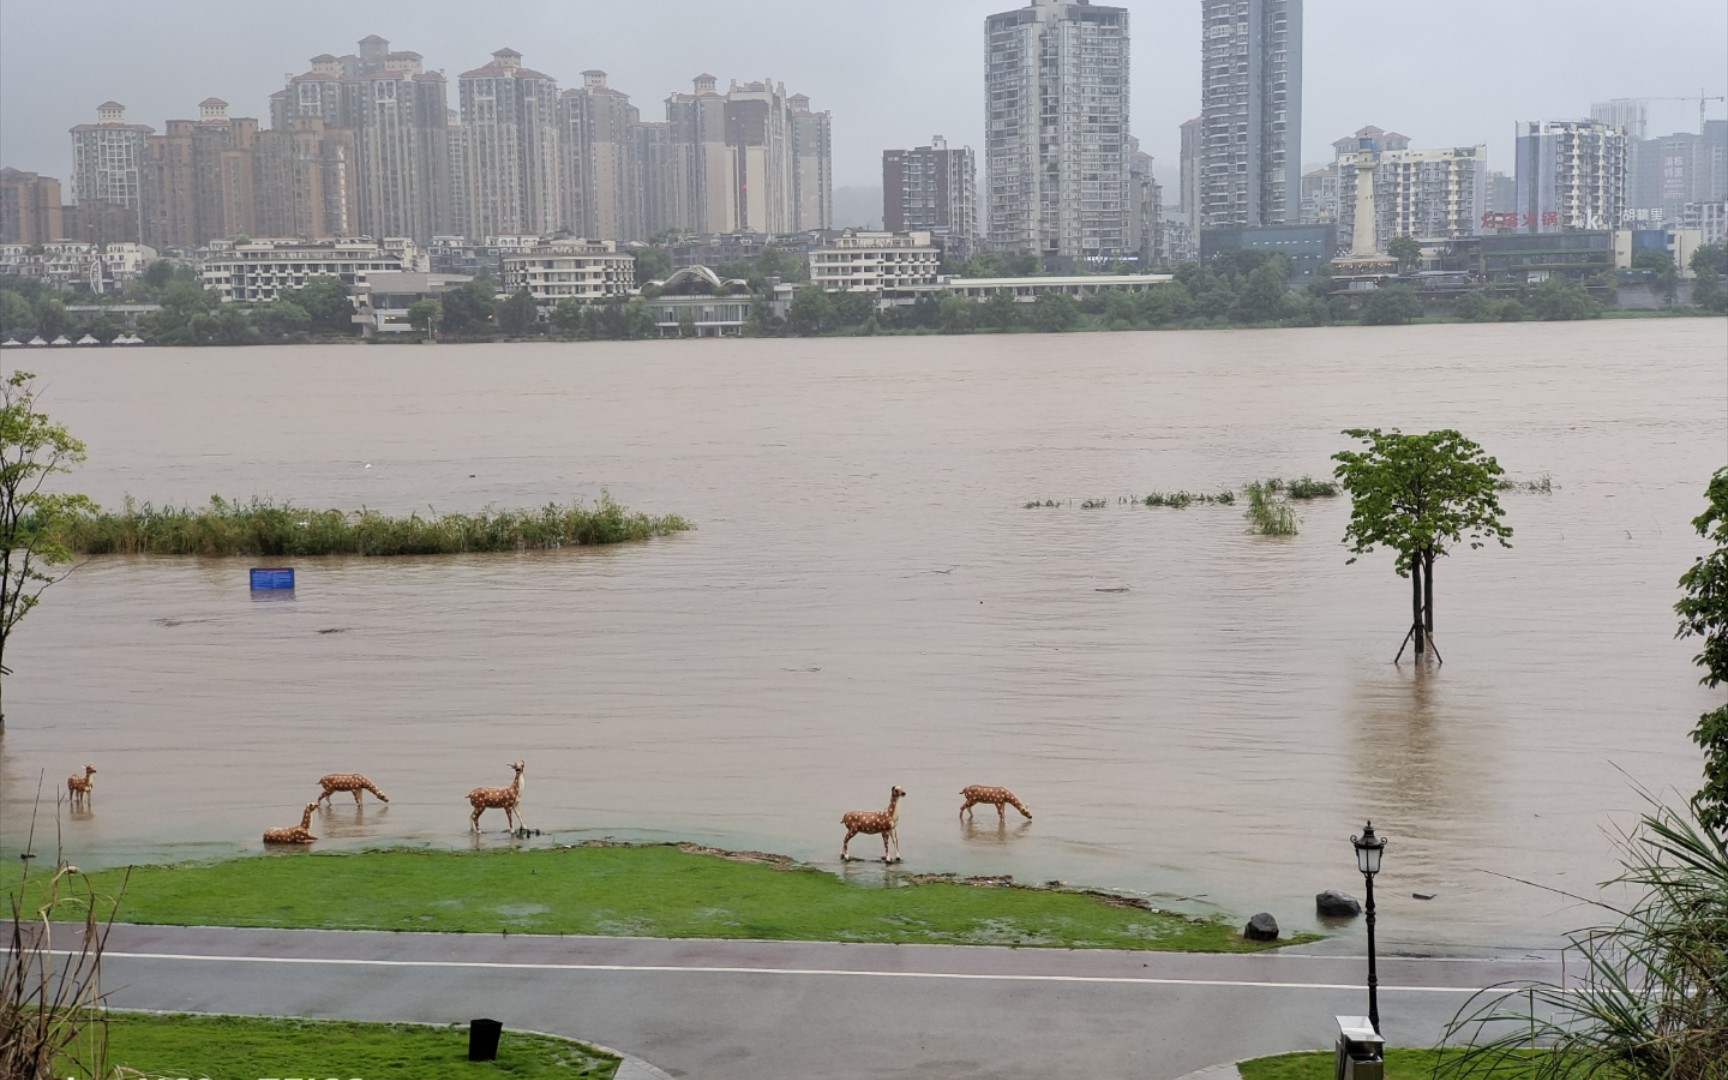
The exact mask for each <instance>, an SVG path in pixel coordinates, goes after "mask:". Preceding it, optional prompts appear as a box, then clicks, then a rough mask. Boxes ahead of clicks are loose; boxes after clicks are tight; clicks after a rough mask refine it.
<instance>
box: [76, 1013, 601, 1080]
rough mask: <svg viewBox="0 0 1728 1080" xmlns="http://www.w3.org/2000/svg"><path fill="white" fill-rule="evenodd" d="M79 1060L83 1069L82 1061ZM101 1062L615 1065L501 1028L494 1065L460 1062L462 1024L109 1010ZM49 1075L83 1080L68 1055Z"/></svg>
mask: <svg viewBox="0 0 1728 1080" xmlns="http://www.w3.org/2000/svg"><path fill="white" fill-rule="evenodd" d="M83 1060H84V1061H85V1062H86V1063H87V1062H88V1057H87V1055H86V1056H84V1058H83ZM108 1063H109V1066H110V1073H109V1075H112V1069H113V1067H114V1066H120V1065H123V1066H125V1067H127V1068H129V1069H135V1070H137V1071H138V1072H140V1073H142V1074H144V1075H145V1076H147V1077H152V1078H154V1077H182V1076H183V1077H188V1078H201V1080H261V1078H262V1077H290V1076H300V1077H320V1078H321V1077H332V1076H334V1077H342V1078H344V1080H347V1078H349V1077H362V1078H364V1080H427V1078H429V1077H437V1078H438V1080H506V1078H507V1080H608V1078H610V1077H611V1076H612V1074H613V1073H615V1072H617V1071H618V1059H617V1058H615V1057H612V1056H611V1055H609V1054H601V1053H598V1052H597V1051H593V1050H590V1049H589V1048H588V1047H585V1046H582V1045H580V1044H578V1043H571V1042H564V1041H563V1040H560V1039H548V1038H545V1037H543V1036H538V1035H520V1034H517V1033H516V1032H513V1031H510V1030H509V1029H508V1028H506V1029H505V1031H504V1038H503V1039H502V1040H501V1041H500V1042H499V1044H498V1060H497V1061H473V1062H471V1061H469V1060H468V1026H467V1025H466V1024H463V1025H461V1026H460V1027H450V1028H433V1027H419V1026H416V1025H411V1024H353V1023H347V1022H336V1021H316V1020H260V1019H252V1018H249V1017H236V1016H154V1015H148V1014H143V1013H114V1014H112V1015H111V1016H110V1018H109V1022H108ZM55 1075H56V1076H57V1077H58V1076H64V1077H70V1078H74V1080H89V1077H90V1073H89V1071H87V1069H86V1068H83V1067H80V1066H79V1065H77V1064H74V1063H73V1060H72V1059H70V1058H69V1059H67V1060H66V1061H65V1062H64V1063H63V1064H61V1065H60V1066H59V1067H58V1069H57V1071H56V1073H55Z"/></svg>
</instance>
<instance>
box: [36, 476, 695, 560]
mask: <svg viewBox="0 0 1728 1080" xmlns="http://www.w3.org/2000/svg"><path fill="white" fill-rule="evenodd" d="M693 528H695V526H694V525H693V524H691V523H690V522H689V521H687V520H685V519H684V518H681V517H679V516H678V515H676V514H664V515H660V516H654V515H650V514H644V513H640V512H637V511H632V510H629V509H626V508H625V507H623V506H620V505H619V504H618V503H617V502H616V501H614V500H613V498H612V496H611V495H610V494H609V493H605V492H602V493H601V495H600V499H599V501H598V502H597V503H595V504H593V505H592V506H590V505H587V504H584V503H580V502H575V503H570V504H568V505H560V504H558V503H552V504H549V505H547V506H544V507H541V508H540V509H538V510H482V511H480V512H479V513H474V514H438V513H430V514H427V515H425V516H422V515H420V514H410V515H408V516H407V517H390V516H388V515H386V514H382V513H380V512H378V511H376V510H368V509H361V510H357V511H351V512H348V511H342V510H308V509H305V508H302V507H298V506H295V505H293V504H292V503H276V502H272V501H269V500H266V499H253V500H252V501H251V502H249V503H242V502H236V501H229V500H226V499H222V498H219V497H212V498H211V500H210V505H209V506H206V507H203V508H201V509H193V508H191V507H173V506H165V507H156V506H153V505H151V504H150V503H137V502H134V501H133V500H131V499H127V500H126V504H125V507H124V508H123V509H122V510H120V511H118V512H100V513H94V514H83V515H79V516H77V517H72V518H67V519H63V520H61V521H59V522H57V523H56V524H55V526H54V533H53V539H54V540H55V541H56V542H58V543H60V544H63V545H64V546H65V547H66V548H67V549H68V550H70V551H73V552H75V553H77V554H80V555H196V556H205V557H217V556H224V555H230V556H231V555H263V556H271V557H294V556H302V557H304V556H314V555H377V556H391V555H461V554H468V553H472V552H500V551H534V550H551V549H556V548H563V547H580V546H585V545H589V544H621V543H626V542H628V541H632V540H647V539H649V538H650V537H655V536H666V535H669V534H671V533H677V532H684V531H686V530H689V529H693Z"/></svg>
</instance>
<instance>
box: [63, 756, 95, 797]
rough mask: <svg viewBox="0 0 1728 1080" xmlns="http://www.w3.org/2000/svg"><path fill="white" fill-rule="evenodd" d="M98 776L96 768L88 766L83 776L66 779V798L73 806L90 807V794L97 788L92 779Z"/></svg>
mask: <svg viewBox="0 0 1728 1080" xmlns="http://www.w3.org/2000/svg"><path fill="white" fill-rule="evenodd" d="M95 775H96V766H94V765H90V764H86V765H85V766H84V775H83V776H76V775H74V776H68V777H67V778H66V798H67V799H68V800H70V801H71V803H72V805H73V806H75V807H76V806H89V805H90V794H91V791H92V790H93V789H94V788H95V786H96V781H95V780H93V779H92V777H94V776H95Z"/></svg>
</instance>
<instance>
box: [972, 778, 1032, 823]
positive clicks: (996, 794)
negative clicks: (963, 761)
mask: <svg viewBox="0 0 1728 1080" xmlns="http://www.w3.org/2000/svg"><path fill="white" fill-rule="evenodd" d="M960 794H961V795H962V796H963V797H964V798H965V799H966V805H965V806H962V807H961V808H960V817H961V818H962V819H964V818H967V817H970V816H971V814H972V807H974V806H976V805H977V804H978V803H994V804H995V806H996V819H997V820H998V821H1007V820H1008V811H1007V810H1004V809H1003V808H1002V804H1003V803H1007V804H1008V805H1009V806H1012V807H1013V808H1014V809H1016V810H1018V811H1020V813H1021V814H1023V815H1025V817H1026V820H1027V821H1031V820H1032V811H1030V810H1028V809H1026V804H1025V803H1023V802H1021V801H1020V800H1019V799H1016V798H1015V797H1014V793H1013V792H1012V791H1009V790H1008V789H1007V788H1005V787H985V786H983V785H982V784H974V785H972V786H971V787H969V788H964V789H962V790H961V792H960Z"/></svg>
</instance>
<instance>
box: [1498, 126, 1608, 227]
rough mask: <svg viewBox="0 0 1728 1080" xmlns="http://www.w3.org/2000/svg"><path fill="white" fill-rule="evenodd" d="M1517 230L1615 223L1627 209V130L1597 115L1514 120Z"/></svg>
mask: <svg viewBox="0 0 1728 1080" xmlns="http://www.w3.org/2000/svg"><path fill="white" fill-rule="evenodd" d="M1517 131H1518V142H1517V161H1518V197H1517V204H1516V206H1515V207H1514V209H1515V210H1516V212H1517V214H1518V231H1519V232H1532V233H1536V232H1542V233H1548V232H1565V231H1568V230H1572V229H1617V228H1619V227H1620V224H1621V219H1622V218H1624V217H1625V213H1626V183H1627V167H1626V134H1625V132H1623V131H1622V130H1621V129H1620V128H1619V127H1616V126H1610V125H1609V124H1606V123H1604V122H1603V121H1600V120H1534V121H1521V122H1520V123H1519V124H1518V128H1517Z"/></svg>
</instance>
